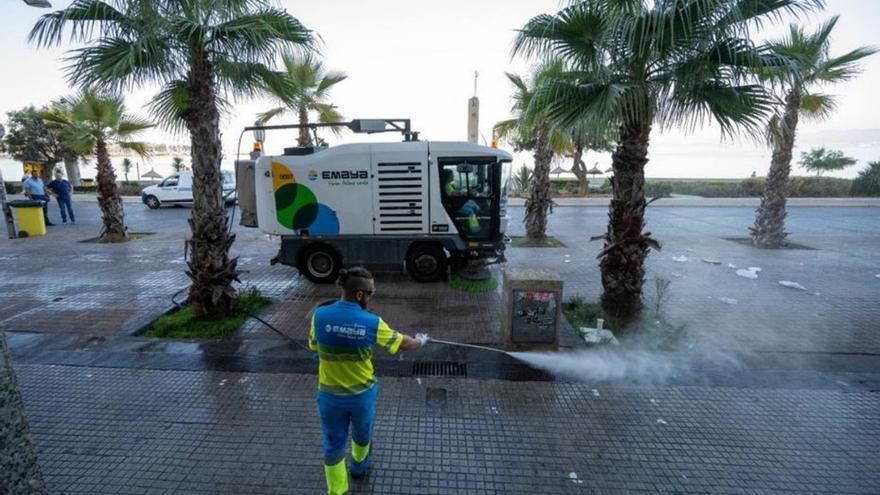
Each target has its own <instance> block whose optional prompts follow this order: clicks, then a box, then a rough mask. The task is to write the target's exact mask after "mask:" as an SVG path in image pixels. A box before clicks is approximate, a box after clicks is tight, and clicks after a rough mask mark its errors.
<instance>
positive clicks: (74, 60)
mask: <svg viewBox="0 0 880 495" xmlns="http://www.w3.org/2000/svg"><path fill="white" fill-rule="evenodd" d="M273 5H274V2H272V1H271V0H186V1H184V0H152V1H149V2H146V1H142V0H106V1H103V0H74V1H73V3H72V4H71V5H70V6H69V7H67V8H66V9H62V10H58V11H56V12H52V13H50V14H46V15H44V16H42V17H41V18H40V20H39V21H37V24H36V25H35V26H34V28H33V30H32V31H31V34H30V38H29V39H30V40H31V41H32V42H35V43H37V44H38V45H39V46H53V45H57V44H58V43H60V42H61V40H62V39H63V36H64V33H65V31H66V29H67V28H70V36H71V39H72V41H74V42H77V43H82V44H84V45H85V46H84V47H83V48H79V49H76V50H73V52H72V56H71V57H70V58H69V60H70V61H71V63H70V64H69V65H68V67H67V70H68V74H69V76H70V80H71V82H73V83H75V84H86V85H97V86H102V87H110V88H128V87H133V86H139V85H141V84H146V83H156V82H158V83H161V84H163V85H164V86H163V89H162V90H161V91H160V93H159V94H158V95H156V97H155V98H154V100H153V105H152V110H153V113H154V114H155V115H156V117H157V118H158V119H159V121H160V123H162V124H164V125H165V126H166V127H168V128H170V129H175V130H182V129H186V130H187V131H189V134H190V141H191V151H192V167H193V208H192V216H191V218H190V227H191V229H192V236H191V237H190V239H189V240H188V241H187V244H188V248H189V249H188V252H189V254H190V259H189V260H188V270H187V275H188V276H189V277H190V279H191V280H192V285H191V286H190V290H189V301H190V304H191V306H192V308H193V310H194V312H195V313H196V314H197V315H199V316H202V317H205V318H208V319H219V318H222V317H224V316H226V315H228V314H229V312H230V310H231V304H232V297H233V296H234V294H235V292H234V290H233V288H232V282H233V281H235V280H238V273H239V272H238V270H237V268H236V267H237V260H236V259H233V258H230V257H229V249H230V247H231V246H232V243H233V241H234V240H235V236H234V235H232V234H231V233H230V231H231V229H230V228H229V226H228V225H227V224H228V218H227V214H226V208H225V205H224V201H223V195H222V176H221V174H220V161H221V158H222V157H221V141H220V114H221V110H222V109H224V108H226V107H227V103H226V102H227V101H228V100H227V99H228V98H231V97H234V96H252V95H255V94H257V93H260V92H262V91H264V90H265V89H266V88H274V89H276V90H283V89H284V88H283V86H286V85H289V81H288V80H287V78H285V77H284V76H283V74H281V73H279V72H276V71H274V70H272V69H271V68H270V66H271V65H272V64H273V63H274V60H275V56H276V54H277V53H281V52H284V51H287V50H294V49H297V48H300V49H309V48H311V46H312V44H313V37H312V34H311V32H310V31H309V30H308V29H306V28H305V27H304V26H303V25H302V24H301V23H300V22H299V21H298V20H297V19H295V18H294V17H292V16H291V15H290V14H288V13H287V12H285V11H283V10H280V9H277V8H275V7H273Z"/></svg>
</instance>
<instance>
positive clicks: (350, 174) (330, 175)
mask: <svg viewBox="0 0 880 495" xmlns="http://www.w3.org/2000/svg"><path fill="white" fill-rule="evenodd" d="M321 178H322V179H325V180H327V179H369V178H370V173H369V172H367V171H366V170H325V171H324V172H321Z"/></svg>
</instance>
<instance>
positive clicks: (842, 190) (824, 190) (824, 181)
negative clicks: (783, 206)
mask: <svg viewBox="0 0 880 495" xmlns="http://www.w3.org/2000/svg"><path fill="white" fill-rule="evenodd" d="M786 189H787V194H788V197H790V198H841V197H846V196H849V192H850V189H852V181H851V180H849V179H835V178H833V177H790V178H789V179H788V186H787V188H786Z"/></svg>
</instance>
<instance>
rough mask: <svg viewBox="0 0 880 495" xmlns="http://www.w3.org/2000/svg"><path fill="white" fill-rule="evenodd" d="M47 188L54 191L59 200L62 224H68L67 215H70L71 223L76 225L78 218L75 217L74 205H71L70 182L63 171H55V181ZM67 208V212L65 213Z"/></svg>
mask: <svg viewBox="0 0 880 495" xmlns="http://www.w3.org/2000/svg"><path fill="white" fill-rule="evenodd" d="M46 188H47V189H49V190H50V191H52V193H54V194H55V199H57V200H58V208H60V209H61V223H67V215H68V214H69V215H70V223H76V218H75V217H74V216H73V205H72V203H71V197H70V190H71V187H70V182H68V181H67V179H65V178H64V172H62V171H61V170H56V171H55V180H53V181H52V182H50V183H49V184H47V185H46ZM65 208H66V209H67V211H66V212H65V211H64V210H65Z"/></svg>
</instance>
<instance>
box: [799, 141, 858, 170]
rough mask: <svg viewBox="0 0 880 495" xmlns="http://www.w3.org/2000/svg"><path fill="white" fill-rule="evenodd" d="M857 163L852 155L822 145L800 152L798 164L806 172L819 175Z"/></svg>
mask: <svg viewBox="0 0 880 495" xmlns="http://www.w3.org/2000/svg"><path fill="white" fill-rule="evenodd" d="M856 163H858V160H856V159H855V158H853V157H850V156H846V155H844V154H843V152H842V151H840V150H827V149H825V148H824V147H820V148H813V149H811V150H810V151H803V152H801V159H800V160H799V161H798V164H799V165H800V166H801V167H804V170H806V171H808V172H816V175H818V176H821V175H822V174H823V173H824V172H833V171H836V170H843V169H845V168H846V167H851V166H853V165H855V164H856Z"/></svg>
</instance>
